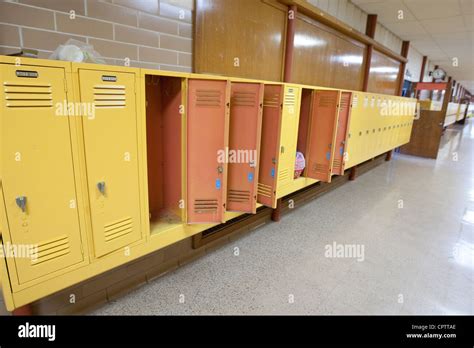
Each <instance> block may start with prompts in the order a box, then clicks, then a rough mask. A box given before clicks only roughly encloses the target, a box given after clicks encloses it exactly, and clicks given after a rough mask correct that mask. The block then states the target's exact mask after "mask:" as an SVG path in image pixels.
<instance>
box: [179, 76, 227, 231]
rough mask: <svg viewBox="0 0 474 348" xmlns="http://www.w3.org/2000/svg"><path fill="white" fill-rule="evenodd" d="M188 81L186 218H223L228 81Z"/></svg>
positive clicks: (191, 220)
mask: <svg viewBox="0 0 474 348" xmlns="http://www.w3.org/2000/svg"><path fill="white" fill-rule="evenodd" d="M188 83H189V86H188V115H187V205H188V214H187V215H188V218H187V220H188V223H212V222H224V212H225V204H226V179H227V156H226V155H223V154H224V153H225V152H226V147H227V145H228V130H229V92H230V91H229V87H230V85H229V83H228V82H227V81H216V80H193V79H190V80H189V82H188ZM176 160H179V159H176Z"/></svg>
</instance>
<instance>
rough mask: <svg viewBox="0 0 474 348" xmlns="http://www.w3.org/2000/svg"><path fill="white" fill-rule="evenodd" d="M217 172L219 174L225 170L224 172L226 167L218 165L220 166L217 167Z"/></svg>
mask: <svg viewBox="0 0 474 348" xmlns="http://www.w3.org/2000/svg"><path fill="white" fill-rule="evenodd" d="M217 172H218V173H219V174H221V173H223V172H224V168H222V166H218V167H217Z"/></svg>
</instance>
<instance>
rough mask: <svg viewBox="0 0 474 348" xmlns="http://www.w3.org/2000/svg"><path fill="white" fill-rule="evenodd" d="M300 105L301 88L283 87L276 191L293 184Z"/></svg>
mask: <svg viewBox="0 0 474 348" xmlns="http://www.w3.org/2000/svg"><path fill="white" fill-rule="evenodd" d="M300 104H301V88H300V87H297V86H293V85H285V88H284V97H283V110H282V120H281V132H280V154H279V159H278V182H277V191H278V189H279V188H281V187H284V186H286V185H288V184H290V183H292V182H293V178H294V170H295V160H296V146H297V142H298V121H299V110H300Z"/></svg>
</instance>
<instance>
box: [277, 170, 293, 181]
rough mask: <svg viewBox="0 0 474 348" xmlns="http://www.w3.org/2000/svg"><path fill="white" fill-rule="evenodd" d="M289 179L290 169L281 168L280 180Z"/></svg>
mask: <svg viewBox="0 0 474 348" xmlns="http://www.w3.org/2000/svg"><path fill="white" fill-rule="evenodd" d="M288 179H290V171H289V170H288V169H283V170H280V172H279V173H278V180H279V181H285V180H288Z"/></svg>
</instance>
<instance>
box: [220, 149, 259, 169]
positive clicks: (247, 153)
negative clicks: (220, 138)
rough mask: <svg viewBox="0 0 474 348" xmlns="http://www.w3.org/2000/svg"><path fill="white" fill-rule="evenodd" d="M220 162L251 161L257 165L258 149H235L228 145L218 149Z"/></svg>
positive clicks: (250, 162)
mask: <svg viewBox="0 0 474 348" xmlns="http://www.w3.org/2000/svg"><path fill="white" fill-rule="evenodd" d="M217 162H218V163H249V164H250V166H255V164H256V163H257V150H233V149H230V150H229V148H228V147H226V148H225V149H220V150H218V151H217Z"/></svg>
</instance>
